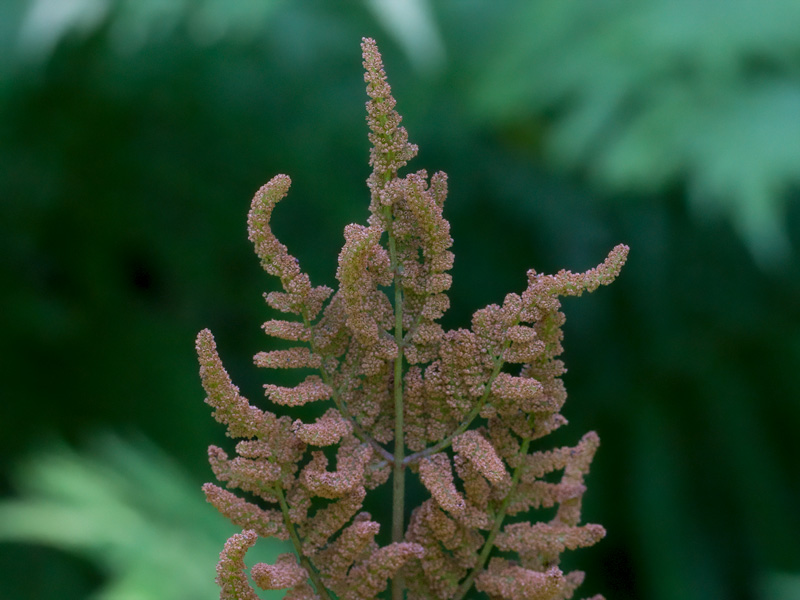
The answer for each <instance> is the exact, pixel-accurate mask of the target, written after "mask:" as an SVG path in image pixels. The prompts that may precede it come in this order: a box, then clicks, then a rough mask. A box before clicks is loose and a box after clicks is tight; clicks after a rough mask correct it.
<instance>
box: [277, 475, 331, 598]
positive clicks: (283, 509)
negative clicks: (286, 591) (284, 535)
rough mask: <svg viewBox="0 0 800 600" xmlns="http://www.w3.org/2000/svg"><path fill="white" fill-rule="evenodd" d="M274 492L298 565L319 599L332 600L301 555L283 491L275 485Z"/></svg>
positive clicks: (312, 568)
mask: <svg viewBox="0 0 800 600" xmlns="http://www.w3.org/2000/svg"><path fill="white" fill-rule="evenodd" d="M274 492H275V494H276V495H277V496H278V502H279V503H280V505H281V512H282V513H283V522H284V524H285V525H286V529H288V530H289V537H290V538H291V540H292V545H293V546H294V551H295V553H297V558H298V559H299V560H300V564H301V565H303V568H305V570H306V572H307V573H308V576H309V578H311V581H312V582H313V584H314V587H315V588H316V590H317V594H318V595H319V597H320V598H322V600H332V598H331V596H330V594H329V593H328V590H327V589H326V588H325V586H324V585H323V583H322V580H321V579H320V578H319V573H318V572H317V570H316V568H314V565H313V564H311V561H310V560H309V559H308V557H307V556H306V555H305V554H303V542H302V541H300V536H299V535H297V529H296V528H295V526H294V523H292V520H291V518H289V505H288V504H287V502H286V496H285V495H284V493H283V489H281V487H280V486H277V485H276V486H275V488H274Z"/></svg>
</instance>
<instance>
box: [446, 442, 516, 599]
mask: <svg viewBox="0 0 800 600" xmlns="http://www.w3.org/2000/svg"><path fill="white" fill-rule="evenodd" d="M530 443H531V440H530V438H523V442H522V447H521V448H520V456H523V457H524V456H526V455H527V454H528V448H529V447H530ZM523 464H524V461H520V463H519V464H518V465H517V467H516V469H514V474H513V476H512V477H511V488H510V489H509V490H508V494H507V495H506V497H505V498H503V503H502V504H501V505H500V510H498V511H497V515H495V518H494V523H493V524H492V529H491V530H490V531H489V535H488V536H487V537H486V543H485V544H484V545H483V549H482V550H481V553H480V556H478V562H477V564H476V565H475V567H474V568H473V569H472V571H470V573H469V575H467V578H466V579H465V580H464V581H462V582H461V585H460V586H458V589H457V590H456V593H455V595H454V596H453V597H452V600H461V599H462V598H463V597H464V596H465V595H466V594H467V592H469V590H470V588H471V587H472V584H473V583H474V581H475V578H476V577H477V576H478V574H479V573H480V572H481V571H483V568H484V567H485V566H486V561H487V560H489V555H490V554H491V553H492V549H493V548H494V540H495V538H496V537H497V534H498V533H500V529H501V528H502V527H503V521H504V520H505V518H506V511H508V506H509V505H510V504H511V499H512V497H513V496H514V492H515V491H516V489H517V485H518V484H519V479H520V477H521V476H522V467H523Z"/></svg>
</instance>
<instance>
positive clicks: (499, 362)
mask: <svg viewBox="0 0 800 600" xmlns="http://www.w3.org/2000/svg"><path fill="white" fill-rule="evenodd" d="M509 346H511V340H508V339H506V340H505V341H504V342H503V346H502V347H501V348H500V353H499V354H498V356H497V357H495V360H494V368H493V369H492V373H491V375H489V379H488V381H487V382H486V388H485V389H484V390H483V395H482V396H481V397H480V399H479V400H478V402H477V403H476V404H475V406H473V407H472V410H471V411H469V414H468V415H467V416H466V417H465V418H464V420H463V421H462V422H461V424H460V425H459V426H458V427H457V428H456V429H455V430H453V433H451V434H450V435H448V436H447V437H446V438H444V439H442V440H440V441H438V442H437V443H435V444H434V445H433V446H431V447H430V448H425V449H424V450H420V451H419V452H415V453H414V454H410V455H408V456H406V457H405V459H404V460H403V464H405V465H410V464H413V463H416V462H419V461H420V460H422V459H423V458H425V457H426V456H430V455H431V454H436V453H437V452H440V451H441V450H444V449H445V448H447V447H449V446H450V444H452V443H453V438H455V437H457V436H459V435H461V434H462V433H464V432H465V431H466V430H467V429H468V428H469V426H470V425H471V424H472V421H474V420H475V419H476V418H477V417H478V415H479V414H480V412H481V409H482V408H483V406H484V405H485V404H486V401H487V400H488V399H489V394H491V392H492V384H493V383H494V380H495V379H497V376H498V375H499V374H500V371H501V370H502V368H503V365H504V364H505V361H504V360H503V354H505V351H506V350H507V349H508V348H509Z"/></svg>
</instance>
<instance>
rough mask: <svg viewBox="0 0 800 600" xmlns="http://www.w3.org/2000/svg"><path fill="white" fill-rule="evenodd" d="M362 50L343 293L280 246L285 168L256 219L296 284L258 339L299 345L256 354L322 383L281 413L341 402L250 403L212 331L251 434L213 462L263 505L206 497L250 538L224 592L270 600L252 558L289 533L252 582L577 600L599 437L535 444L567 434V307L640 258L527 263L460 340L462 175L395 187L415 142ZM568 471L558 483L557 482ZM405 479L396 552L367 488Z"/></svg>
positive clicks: (220, 373) (279, 268)
mask: <svg viewBox="0 0 800 600" xmlns="http://www.w3.org/2000/svg"><path fill="white" fill-rule="evenodd" d="M362 49H363V57H364V68H365V70H366V74H365V81H366V83H367V94H368V96H369V98H370V99H369V101H368V103H367V122H368V125H369V129H370V134H369V140H370V142H371V143H372V150H371V154H370V165H371V166H372V169H373V170H372V173H371V174H370V176H369V178H368V179H367V185H368V187H369V190H370V196H371V202H370V217H369V220H368V224H367V225H348V226H347V227H346V228H345V232H344V234H345V244H344V247H343V248H342V251H341V253H340V255H339V268H338V270H337V273H336V278H337V280H338V282H339V286H338V289H337V290H336V291H335V292H334V290H331V289H330V288H327V287H325V286H316V287H315V286H313V285H312V284H311V280H310V278H309V277H308V275H306V274H305V273H303V272H302V270H301V269H300V266H299V263H298V261H297V259H295V258H294V257H292V256H291V255H290V254H289V253H288V250H287V249H286V247H285V246H284V245H283V244H281V243H280V242H279V241H278V240H277V238H276V237H275V236H274V235H273V234H272V231H271V229H270V216H271V214H272V210H273V209H274V207H275V205H276V204H277V202H278V201H280V200H281V199H282V198H284V197H285V196H286V194H287V192H288V190H289V186H290V183H291V182H290V180H289V178H288V177H287V176H286V175H277V176H275V177H274V178H273V179H272V180H270V181H269V182H268V183H267V184H266V185H264V186H263V187H262V188H261V189H260V190H259V191H258V192H257V193H256V196H255V198H254V199H253V203H252V208H251V211H250V215H249V219H248V231H249V237H250V240H251V241H252V242H253V244H254V246H255V251H256V254H257V255H258V257H259V259H260V261H261V264H262V266H263V267H264V269H265V270H266V271H267V272H268V273H269V274H271V275H274V276H276V277H277V278H278V279H279V280H280V283H281V286H282V288H283V291H278V292H271V293H269V294H267V295H266V300H267V303H268V304H269V305H270V306H271V307H272V308H274V309H276V310H278V311H281V312H283V313H288V315H289V316H288V317H287V319H286V320H270V321H267V322H266V323H265V324H264V325H263V329H264V331H265V332H266V333H267V334H268V335H270V336H273V337H275V338H278V339H281V340H288V341H290V342H293V343H295V344H297V345H295V346H294V347H292V348H290V349H284V350H271V351H266V352H259V353H258V354H257V355H256V356H255V359H254V362H255V364H256V365H257V366H259V367H264V368H267V369H276V368H279V369H293V368H301V369H304V370H306V371H308V370H309V369H311V370H312V371H314V372H313V373H312V374H310V375H307V376H306V377H305V378H304V379H303V381H301V382H300V383H299V384H298V385H296V386H294V387H279V386H277V385H272V384H266V385H264V390H265V394H266V396H267V397H268V398H269V400H271V401H272V403H273V404H275V405H278V406H283V407H295V406H301V405H305V404H309V403H312V402H322V403H325V405H327V406H328V408H327V410H326V411H325V412H324V414H322V416H320V417H319V418H317V419H316V420H315V421H314V422H309V423H306V422H303V421H302V420H300V419H292V418H291V417H289V416H288V415H285V414H284V415H283V416H278V415H277V414H275V413H273V412H270V411H268V410H264V409H261V408H258V407H256V406H253V405H251V404H250V402H249V401H248V400H247V399H246V398H244V397H243V396H242V395H241V394H240V392H239V389H238V388H237V387H236V386H234V384H233V383H232V382H231V380H230V377H229V376H228V374H227V373H226V372H225V369H224V368H223V366H222V362H221V360H220V358H219V356H218V354H217V349H216V346H215V343H214V338H213V337H212V335H211V333H210V332H209V331H208V330H204V331H202V332H200V334H199V335H198V337H197V352H198V356H199V359H200V375H201V379H202V382H203V386H204V388H205V390H206V393H207V395H208V397H207V399H206V402H207V403H208V404H210V405H211V406H212V407H213V408H214V417H215V418H216V419H217V420H218V421H219V422H220V423H222V424H223V425H225V426H226V427H227V428H228V435H229V436H231V437H233V438H238V439H240V440H241V441H239V442H238V444H237V445H236V456H235V457H233V458H230V457H229V456H228V455H227V454H226V453H225V452H224V451H223V450H222V449H220V448H217V447H215V446H212V447H211V448H210V449H209V459H210V462H211V466H212V469H213V471H214V473H215V475H216V476H217V479H219V480H220V481H221V482H224V483H225V484H226V485H227V487H228V488H234V489H237V488H238V489H240V490H242V491H244V492H248V493H249V494H250V495H251V496H253V497H254V499H257V500H258V501H260V503H261V505H257V504H255V503H253V502H250V501H248V500H244V499H242V498H239V497H237V496H236V495H234V494H233V493H231V492H228V491H226V490H223V489H222V488H220V487H218V486H216V485H213V484H206V486H204V490H205V493H206V496H207V498H208V500H209V502H211V503H212V504H213V505H214V506H215V507H216V508H217V509H218V510H219V511H220V512H222V513H223V514H224V515H226V516H227V517H228V518H229V519H230V520H231V521H232V522H233V523H234V524H236V525H237V526H239V527H242V528H243V531H242V533H241V534H237V535H234V536H233V537H232V538H231V539H230V540H229V541H228V543H227V544H226V545H225V548H224V550H223V551H222V554H221V558H220V563H219V567H218V577H217V581H218V583H219V585H220V587H221V590H222V591H221V596H220V597H221V598H222V599H223V600H229V599H230V600H232V599H251V598H257V596H256V592H255V591H254V589H253V588H252V586H251V584H250V583H249V581H248V579H247V576H246V568H245V565H244V560H243V558H244V554H245V552H246V551H247V549H248V548H249V547H250V546H252V545H253V544H254V543H255V541H256V539H257V538H258V536H262V537H266V536H275V537H278V538H281V539H290V540H291V541H292V544H293V545H294V550H295V553H294V554H283V555H281V556H280V557H279V558H278V560H277V562H276V563H275V564H274V565H267V564H264V563H260V564H257V565H255V566H253V567H252V568H251V569H250V575H251V577H252V579H253V581H254V582H255V584H256V585H257V586H258V587H260V588H262V589H270V590H273V589H286V590H288V592H287V594H286V596H285V597H286V598H289V599H293V600H300V599H303V600H306V599H308V600H310V599H312V598H320V599H323V600H330V599H333V598H340V599H348V600H368V599H370V598H375V597H377V596H378V594H380V593H381V592H383V590H385V589H386V587H387V585H388V583H389V581H391V582H392V597H393V598H394V600H401V599H402V598H403V597H404V596H405V595H406V594H407V595H408V598H409V599H411V600H423V599H425V600H428V599H434V598H436V599H439V600H461V599H462V598H464V597H465V596H466V595H467V594H468V593H469V592H470V591H471V590H472V589H476V590H478V591H482V592H485V593H487V594H488V595H489V597H490V598H493V599H504V600H537V599H542V600H549V599H553V600H555V599H566V598H570V597H572V594H573V592H574V590H575V588H576V587H577V586H578V585H579V584H580V583H581V582H582V581H583V573H582V572H579V571H573V572H570V573H563V572H562V571H561V570H560V568H559V557H560V555H561V553H562V552H564V551H565V550H568V549H569V550H572V549H575V548H579V547H584V546H590V545H592V544H594V543H595V542H597V541H598V540H599V539H601V538H602V537H603V536H604V535H605V531H604V529H603V528H602V527H601V526H600V525H592V524H589V525H581V524H580V509H581V499H582V496H583V493H584V492H585V490H586V487H585V484H584V478H585V476H586V474H587V473H588V471H589V465H590V463H591V460H592V457H593V456H594V453H595V451H596V450H597V447H598V445H599V438H598V436H597V435H596V434H595V433H594V432H591V433H588V434H586V435H585V436H584V437H583V438H582V439H581V441H580V442H579V443H578V444H577V445H576V446H575V447H565V448H558V449H555V450H550V451H537V452H532V451H531V442H533V441H534V440H536V439H538V438H541V437H543V436H545V435H547V434H548V433H550V432H551V431H553V430H555V429H556V428H558V427H560V426H562V425H564V424H565V423H566V420H565V419H564V418H563V417H562V416H561V414H560V410H561V408H562V406H563V404H564V401H565V400H566V392H565V390H564V386H563V383H562V381H561V379H560V377H561V375H562V374H563V373H564V367H563V364H562V362H561V361H560V360H558V358H557V357H558V356H559V355H560V354H561V352H562V346H561V339H562V330H561V326H562V325H563V323H564V314H563V313H562V312H561V310H560V307H561V304H560V301H559V297H561V296H577V295H580V294H581V293H583V292H584V291H593V290H594V289H596V288H597V287H598V286H600V285H606V284H609V283H611V282H612V281H613V280H614V279H615V278H616V277H617V275H618V274H619V271H620V269H621V267H622V265H623V264H624V262H625V259H626V257H627V252H628V248H627V247H626V246H617V247H616V248H614V249H613V250H612V251H611V253H610V254H609V255H608V257H607V258H606V260H605V261H604V262H603V263H602V264H600V265H599V266H598V267H596V268H594V269H591V270H589V271H587V272H585V273H577V274H575V273H571V272H569V271H561V272H559V273H558V274H556V275H542V274H539V273H536V272H535V271H529V272H528V286H527V288H526V289H525V290H524V291H522V293H520V294H508V295H507V296H506V298H505V300H504V302H503V304H502V305H494V304H492V305H489V306H487V307H485V308H483V309H481V310H478V311H477V312H476V313H475V314H474V316H473V318H472V326H471V328H470V329H457V330H452V331H445V330H444V329H443V328H442V326H441V325H440V324H439V323H438V321H439V319H440V318H441V317H442V315H443V314H444V313H445V311H446V310H447V309H448V307H449V299H448V296H447V294H446V293H447V291H448V289H449V288H450V284H451V276H450V274H449V270H450V269H451V268H452V266H453V254H452V252H450V246H451V245H452V239H451V238H450V226H449V224H448V222H447V221H446V220H445V218H444V216H443V212H442V210H443V205H444V200H445V197H446V195H447V176H446V175H445V174H444V173H436V174H435V175H433V176H432V177H430V178H429V177H428V174H427V173H426V172H425V171H418V172H416V173H411V174H408V175H406V176H404V177H400V176H399V175H398V171H399V170H400V169H401V168H403V167H404V166H405V165H406V163H407V162H408V161H409V160H411V159H412V158H413V157H414V156H415V155H416V153H417V147H416V146H415V145H413V144H410V143H409V142H408V133H407V132H406V130H405V128H403V127H402V126H401V125H400V122H401V117H400V115H399V114H398V113H397V112H396V111H395V104H396V103H395V100H394V98H393V97H392V94H391V88H390V87H389V84H388V83H387V81H386V74H385V72H384V70H383V64H382V60H381V56H380V54H379V52H378V48H377V46H376V44H375V42H374V41H373V40H371V39H364V41H363V44H362ZM322 448H329V449H330V450H328V451H325V450H322ZM334 454H335V465H334V466H332V465H331V464H330V459H331V458H332V457H333V456H334ZM558 471H560V472H561V473H562V475H561V478H560V481H558V482H554V481H555V480H554V479H553V477H552V476H549V477H546V476H548V475H550V474H551V473H553V472H558ZM409 473H411V474H412V475H413V476H416V477H418V478H419V481H420V482H421V483H422V485H423V486H424V487H425V488H426V489H427V491H428V492H429V494H430V497H429V498H428V499H427V500H425V501H423V502H422V504H421V505H419V506H417V507H414V508H413V510H407V507H406V505H405V496H406V494H405V479H406V477H407V476H409ZM390 478H391V479H392V486H393V487H392V489H393V506H392V523H391V532H392V541H391V543H389V544H387V545H384V546H382V547H381V546H379V545H378V543H377V542H376V535H377V534H378V532H379V530H380V528H381V524H380V523H378V522H377V521H375V520H373V518H372V516H371V515H370V514H369V513H366V512H362V511H361V509H362V506H363V502H364V499H365V497H366V495H367V493H368V491H370V490H373V489H375V488H377V487H378V486H381V485H383V484H385V483H386V482H387V481H388V480H389V479H390ZM543 507H544V508H550V507H557V509H556V513H555V517H554V518H552V519H551V520H550V521H549V522H546V523H543V522H526V521H520V520H519V518H516V517H517V515H519V514H521V513H527V512H528V511H530V510H532V509H538V508H543ZM512 516H513V517H515V518H514V519H513V523H512V522H510V520H509V517H512ZM512 555H515V556H516V558H513V559H512V558H510V556H512Z"/></svg>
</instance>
